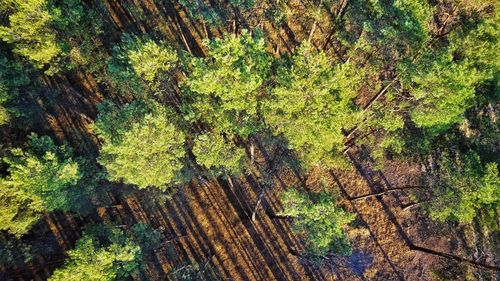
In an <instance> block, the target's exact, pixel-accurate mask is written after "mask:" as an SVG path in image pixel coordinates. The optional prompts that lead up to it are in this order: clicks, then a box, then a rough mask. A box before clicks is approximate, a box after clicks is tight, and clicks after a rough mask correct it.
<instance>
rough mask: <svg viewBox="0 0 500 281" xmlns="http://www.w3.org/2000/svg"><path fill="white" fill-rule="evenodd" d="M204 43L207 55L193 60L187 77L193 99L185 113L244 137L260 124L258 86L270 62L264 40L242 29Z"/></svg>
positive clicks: (223, 130)
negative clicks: (239, 33) (236, 32)
mask: <svg viewBox="0 0 500 281" xmlns="http://www.w3.org/2000/svg"><path fill="white" fill-rule="evenodd" d="M206 44H207V48H208V55H207V57H205V58H195V59H193V62H192V72H191V74H190V75H189V77H188V79H187V84H188V86H189V90H190V91H191V94H192V96H193V97H192V98H193V99H194V102H193V105H192V107H190V108H189V109H188V110H189V111H190V112H188V116H189V118H193V119H195V120H200V121H202V122H205V123H207V124H209V125H210V126H211V127H213V128H217V130H218V131H220V132H223V133H226V134H228V135H232V134H236V135H239V136H242V137H246V136H248V135H249V134H251V133H253V132H256V131H257V130H258V127H259V126H260V125H259V123H258V117H257V104H258V100H259V89H260V87H262V86H263V84H264V83H265V81H266V78H267V77H268V72H269V68H270V62H271V58H270V57H269V55H268V54H267V52H266V44H265V42H264V39H263V38H262V37H261V36H260V34H255V36H252V35H251V34H250V33H248V32H247V31H245V30H244V31H242V34H241V35H238V36H236V35H234V34H231V35H226V36H225V37H224V38H222V39H215V40H213V41H210V42H208V43H206Z"/></svg>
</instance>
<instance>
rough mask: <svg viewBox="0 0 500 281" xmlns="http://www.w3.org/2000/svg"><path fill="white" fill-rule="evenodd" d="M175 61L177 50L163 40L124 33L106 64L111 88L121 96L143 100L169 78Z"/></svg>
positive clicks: (176, 59) (176, 60) (176, 61)
mask: <svg viewBox="0 0 500 281" xmlns="http://www.w3.org/2000/svg"><path fill="white" fill-rule="evenodd" d="M178 60H179V58H178V56H177V53H176V51H175V50H174V49H172V48H171V47H170V46H169V45H167V44H166V43H165V42H163V41H159V42H157V41H154V40H153V39H151V38H149V37H147V36H144V37H138V36H134V35H130V34H124V35H123V36H122V42H121V43H120V44H118V45H116V46H114V47H113V57H112V58H111V59H110V60H109V62H108V73H109V76H110V83H111V86H112V88H114V89H117V90H118V91H120V93H121V94H131V95H132V96H136V97H140V98H144V95H147V94H148V92H149V91H150V90H153V91H155V90H156V88H157V86H158V84H159V83H160V81H164V80H167V79H168V75H169V71H171V70H172V69H174V68H175V67H176V66H177V63H178ZM143 82H145V83H143Z"/></svg>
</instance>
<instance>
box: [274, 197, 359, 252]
mask: <svg viewBox="0 0 500 281" xmlns="http://www.w3.org/2000/svg"><path fill="white" fill-rule="evenodd" d="M281 202H282V204H283V207H284V210H283V211H282V212H280V213H279V214H278V215H280V216H289V217H292V218H293V228H292V230H293V231H294V232H296V233H299V234H302V235H305V237H306V238H307V246H308V251H309V252H311V253H313V254H315V255H319V256H324V255H326V254H328V253H329V252H334V253H338V254H342V255H350V253H351V247H350V245H349V241H348V240H347V236H346V234H345V232H344V230H345V228H346V226H347V225H348V224H349V223H351V222H352V221H353V220H354V215H353V214H350V213H347V212H346V211H344V210H342V209H341V208H339V207H338V206H337V205H336V202H335V200H334V198H333V197H332V195H330V194H327V193H319V194H313V195H311V196H310V195H308V194H307V193H302V192H299V191H298V190H296V189H293V188H291V189H288V190H286V191H284V192H283V193H282V195H281Z"/></svg>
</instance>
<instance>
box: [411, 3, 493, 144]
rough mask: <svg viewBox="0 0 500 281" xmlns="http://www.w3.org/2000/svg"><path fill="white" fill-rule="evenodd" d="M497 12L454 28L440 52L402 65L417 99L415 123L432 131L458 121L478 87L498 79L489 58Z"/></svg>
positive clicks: (441, 130)
mask: <svg viewBox="0 0 500 281" xmlns="http://www.w3.org/2000/svg"><path fill="white" fill-rule="evenodd" d="M499 15H500V13H498V12H495V15H494V16H492V17H489V18H486V19H483V20H481V21H480V22H472V23H468V24H466V25H465V26H463V27H461V28H458V29H456V30H454V31H453V32H452V33H451V34H450V36H449V40H450V43H449V45H448V46H447V47H445V48H444V49H441V50H440V53H438V54H437V55H436V54H434V53H428V54H427V56H424V57H423V58H422V59H421V60H420V61H419V63H418V64H417V67H415V66H412V67H411V68H408V69H406V71H408V76H407V77H405V78H406V79H405V84H406V85H408V87H409V91H410V92H411V94H412V96H413V97H414V98H415V99H416V100H417V103H416V106H414V107H413V108H412V109H411V111H410V116H411V118H412V120H413V121H414V122H415V124H416V125H417V126H418V127H421V128H424V129H426V130H428V131H430V133H431V135H432V134H434V135H435V134H437V133H440V132H443V131H444V130H446V129H449V128H450V127H451V126H452V125H455V124H457V123H460V122H461V121H462V120H463V113H464V112H465V111H466V110H467V109H468V108H470V107H472V106H473V105H474V97H475V95H476V90H477V89H478V87H480V86H481V85H482V84H484V82H485V81H490V80H492V79H496V80H497V81H498V73H495V72H498V68H499V67H500V63H499V62H498V61H496V60H491V59H490V58H491V57H492V56H494V55H495V52H496V50H498V48H499V41H498V37H499V36H500V31H499V29H500V24H499V20H498V19H499V17H500V16H499ZM410 69H411V70H413V71H411V70H410ZM495 76H497V77H495Z"/></svg>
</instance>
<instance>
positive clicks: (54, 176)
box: [0, 135, 81, 236]
mask: <svg viewBox="0 0 500 281" xmlns="http://www.w3.org/2000/svg"><path fill="white" fill-rule="evenodd" d="M4 161H5V162H6V163H7V164H8V172H9V175H8V176H7V177H5V178H1V179H0V198H1V200H0V217H1V218H2V222H3V223H2V225H0V229H4V230H7V231H9V232H10V233H12V234H15V235H17V236H21V235H23V234H25V233H26V232H27V231H28V230H29V229H30V227H31V226H32V225H33V224H34V223H35V222H36V221H38V219H39V218H40V216H41V214H43V213H44V212H47V211H53V210H57V209H63V210H68V209H70V208H71V205H72V202H73V201H71V200H70V198H68V193H69V192H70V190H69V189H71V187H72V186H73V187H74V186H75V184H76V183H77V181H78V180H79V179H80V177H81V173H80V171H79V165H78V163H77V162H75V161H74V160H73V159H72V158H71V153H70V151H68V150H67V148H65V147H57V146H55V145H54V143H53V141H52V140H51V139H50V138H48V137H38V136H36V135H32V136H31V138H30V141H29V149H28V150H26V151H23V150H21V149H19V148H16V149H12V150H11V155H10V156H9V157H6V158H5V159H4Z"/></svg>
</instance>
